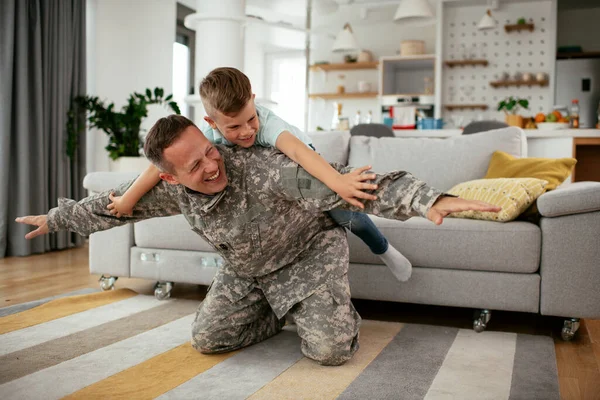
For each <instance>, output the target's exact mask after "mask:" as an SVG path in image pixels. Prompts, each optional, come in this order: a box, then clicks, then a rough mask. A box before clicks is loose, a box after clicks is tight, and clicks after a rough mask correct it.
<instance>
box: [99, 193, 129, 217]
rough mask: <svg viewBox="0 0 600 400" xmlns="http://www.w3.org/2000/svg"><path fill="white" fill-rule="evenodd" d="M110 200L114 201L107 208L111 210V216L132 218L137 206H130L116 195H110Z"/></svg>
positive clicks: (121, 197)
mask: <svg viewBox="0 0 600 400" xmlns="http://www.w3.org/2000/svg"><path fill="white" fill-rule="evenodd" d="M108 198H109V199H110V201H112V203H110V204H109V205H107V206H106V208H108V209H109V210H110V211H109V212H110V215H115V216H116V217H117V218H121V217H122V216H125V215H129V216H131V214H132V213H133V206H134V205H135V204H133V205H132V204H128V203H127V202H126V201H125V199H124V198H123V196H115V194H114V193H111V194H109V195H108Z"/></svg>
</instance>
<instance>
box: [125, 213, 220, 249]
mask: <svg viewBox="0 0 600 400" xmlns="http://www.w3.org/2000/svg"><path fill="white" fill-rule="evenodd" d="M133 232H134V241H135V244H136V246H138V247H148V248H154V249H173V250H198V251H208V252H211V251H215V250H214V249H213V247H212V246H211V245H210V244H208V243H207V242H206V241H205V240H204V239H202V238H201V237H200V236H199V235H198V234H197V233H196V232H194V231H193V230H192V228H191V226H190V224H189V223H188V222H187V220H186V219H185V217H184V216H183V215H174V216H172V217H161V218H151V219H147V220H145V221H140V222H136V223H135V224H134V225H133Z"/></svg>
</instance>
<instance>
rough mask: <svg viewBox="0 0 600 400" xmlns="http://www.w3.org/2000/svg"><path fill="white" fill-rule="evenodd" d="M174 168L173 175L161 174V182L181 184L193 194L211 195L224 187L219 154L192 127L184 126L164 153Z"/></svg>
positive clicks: (225, 182) (223, 168)
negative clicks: (192, 191)
mask: <svg viewBox="0 0 600 400" xmlns="http://www.w3.org/2000/svg"><path fill="white" fill-rule="evenodd" d="M163 157H164V158H165V160H167V161H168V162H170V163H171V165H172V166H173V171H172V173H166V172H161V173H160V177H161V179H163V180H165V181H167V182H168V183H171V184H182V185H183V186H186V187H188V188H190V189H192V190H195V191H196V192H200V193H204V194H208V195H212V194H215V193H219V192H221V191H222V190H224V189H225V187H226V186H227V173H226V172H225V163H224V162H223V159H222V158H221V154H220V153H219V151H218V150H217V149H216V148H215V146H214V145H213V144H212V143H210V142H209V141H208V139H207V138H206V137H205V136H204V135H203V134H202V132H200V129H198V128H197V127H195V126H189V127H187V128H186V129H185V130H184V131H183V133H182V134H181V136H179V138H177V140H175V141H174V142H173V144H171V145H170V146H169V147H167V148H166V149H165V150H164V152H163Z"/></svg>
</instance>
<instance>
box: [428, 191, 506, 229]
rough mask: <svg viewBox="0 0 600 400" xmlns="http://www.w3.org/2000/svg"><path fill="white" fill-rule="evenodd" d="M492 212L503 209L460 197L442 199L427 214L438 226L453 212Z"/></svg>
mask: <svg viewBox="0 0 600 400" xmlns="http://www.w3.org/2000/svg"><path fill="white" fill-rule="evenodd" d="M470 210H473V211H490V212H498V211H500V210H502V207H498V206H495V205H493V204H489V203H484V202H483V201H477V200H465V199H461V198H458V197H444V196H442V197H440V198H439V199H437V201H436V202H435V203H433V206H432V207H431V208H430V209H429V212H428V213H427V219H428V220H430V221H432V222H433V223H434V224H436V225H441V224H442V222H443V221H444V217H446V216H447V215H448V214H450V213H453V212H460V211H470Z"/></svg>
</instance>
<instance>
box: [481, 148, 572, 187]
mask: <svg viewBox="0 0 600 400" xmlns="http://www.w3.org/2000/svg"><path fill="white" fill-rule="evenodd" d="M575 164H577V160H576V159H574V158H539V157H526V158H515V157H513V156H511V155H510V154H506V153H504V152H502V151H496V152H495V153H494V155H493V156H492V159H491V160H490V165H489V166H488V170H487V173H486V175H485V178H486V179H493V178H537V179H543V180H545V181H548V185H546V190H553V189H556V188H557V187H558V186H559V185H560V184H561V183H563V182H564V181H565V179H567V178H568V177H569V175H571V172H573V167H574V166H575Z"/></svg>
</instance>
